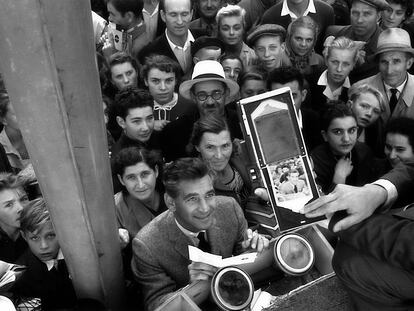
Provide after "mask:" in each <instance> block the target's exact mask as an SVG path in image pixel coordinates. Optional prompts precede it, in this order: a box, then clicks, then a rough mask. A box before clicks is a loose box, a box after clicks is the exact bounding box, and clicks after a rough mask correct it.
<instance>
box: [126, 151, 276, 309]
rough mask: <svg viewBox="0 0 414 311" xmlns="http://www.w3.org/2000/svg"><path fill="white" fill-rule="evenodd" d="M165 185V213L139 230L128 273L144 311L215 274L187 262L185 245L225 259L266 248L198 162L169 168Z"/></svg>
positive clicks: (205, 266)
mask: <svg viewBox="0 0 414 311" xmlns="http://www.w3.org/2000/svg"><path fill="white" fill-rule="evenodd" d="M163 182H164V186H165V190H166V193H165V196H164V199H165V203H166V205H167V206H168V209H169V210H168V211H166V212H164V213H162V214H161V215H159V216H158V217H156V218H155V219H154V220H153V221H152V222H150V223H149V224H148V225H147V226H145V227H144V228H143V229H142V230H141V231H139V232H138V234H137V236H136V237H135V238H134V240H133V242H132V243H133V244H132V245H133V260H132V269H133V272H134V276H135V278H136V280H137V281H138V282H139V284H140V285H141V287H142V291H143V295H144V302H145V307H146V309H147V310H154V309H155V308H156V307H157V306H158V305H160V304H161V303H162V302H164V301H165V300H166V299H167V298H168V297H170V296H172V295H173V294H174V292H175V291H177V290H179V289H180V288H181V287H183V286H186V285H187V284H188V283H192V282H195V281H199V280H207V279H209V278H211V277H212V276H213V275H214V273H215V272H216V271H217V267H214V266H211V265H208V264H205V263H201V262H191V261H190V259H189V254H188V246H189V245H191V246H195V247H198V248H200V249H203V250H204V251H208V252H210V253H212V254H215V255H221V256H222V257H224V258H226V257H230V256H232V255H233V254H236V255H237V254H240V253H241V252H242V251H244V250H247V249H255V250H257V251H258V252H261V251H262V250H263V249H264V248H267V247H268V245H269V241H268V240H267V239H266V238H264V237H262V236H261V235H259V234H257V233H256V232H255V233H252V231H251V230H250V229H247V222H246V220H245V219H244V216H243V212H242V210H241V208H240V206H239V205H238V204H237V203H236V201H235V200H234V199H232V198H229V197H221V196H215V194H214V189H213V182H212V179H211V177H210V176H209V175H208V168H207V166H206V165H205V164H204V163H203V162H202V160H200V159H198V158H183V159H179V160H177V161H175V162H173V163H172V164H169V165H167V167H166V169H165V172H164V176H163Z"/></svg>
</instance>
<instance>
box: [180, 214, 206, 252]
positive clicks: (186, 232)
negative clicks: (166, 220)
mask: <svg viewBox="0 0 414 311" xmlns="http://www.w3.org/2000/svg"><path fill="white" fill-rule="evenodd" d="M174 220H175V223H176V224H177V226H178V229H180V230H181V232H182V233H184V235H185V236H187V237H189V238H190V240H191V241H193V243H194V245H195V246H196V247H198V244H199V243H200V241H199V239H198V238H197V236H198V234H199V233H200V232H204V233H205V232H206V230H201V231H198V232H192V231H190V230H187V229H186V228H184V227H183V226H181V225H180V223H179V222H178V221H177V219H175V218H174Z"/></svg>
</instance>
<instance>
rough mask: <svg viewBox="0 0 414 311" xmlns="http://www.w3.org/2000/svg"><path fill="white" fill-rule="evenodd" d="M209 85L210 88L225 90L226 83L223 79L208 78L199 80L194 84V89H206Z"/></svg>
mask: <svg viewBox="0 0 414 311" xmlns="http://www.w3.org/2000/svg"><path fill="white" fill-rule="evenodd" d="M206 87H208V88H209V89H217V90H224V89H225V85H224V83H223V82H221V81H217V80H208V81H202V82H197V83H196V84H194V90H196V91H204V89H205V88H206Z"/></svg>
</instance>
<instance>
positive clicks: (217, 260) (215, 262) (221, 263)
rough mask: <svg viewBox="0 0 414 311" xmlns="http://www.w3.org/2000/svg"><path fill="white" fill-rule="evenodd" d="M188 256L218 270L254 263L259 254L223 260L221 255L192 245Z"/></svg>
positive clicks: (189, 246)
mask: <svg viewBox="0 0 414 311" xmlns="http://www.w3.org/2000/svg"><path fill="white" fill-rule="evenodd" d="M188 255H189V257H190V260H191V261H194V262H202V263H205V264H208V265H211V266H214V267H218V268H222V267H228V266H237V265H241V264H246V263H252V262H254V261H255V260H256V257H257V253H247V254H241V255H238V256H233V257H229V258H225V259H223V257H221V256H219V255H213V254H210V253H206V252H203V251H202V250H200V249H198V248H197V247H194V246H192V245H188Z"/></svg>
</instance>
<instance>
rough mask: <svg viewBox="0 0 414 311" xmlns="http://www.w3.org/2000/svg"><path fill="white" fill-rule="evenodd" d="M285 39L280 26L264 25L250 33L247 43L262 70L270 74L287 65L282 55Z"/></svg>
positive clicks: (283, 54)
mask: <svg viewBox="0 0 414 311" xmlns="http://www.w3.org/2000/svg"><path fill="white" fill-rule="evenodd" d="M285 39H286V30H285V28H283V27H282V26H280V25H275V24H265V25H261V26H258V27H257V28H256V29H255V30H254V31H253V32H252V33H250V34H249V36H248V37H247V42H248V44H249V45H250V46H252V47H253V48H254V51H255V52H256V55H257V58H258V59H259V61H260V63H261V65H262V66H263V68H264V69H265V70H266V71H267V72H270V71H272V70H273V69H275V68H279V67H283V66H287V65H288V64H289V60H288V59H287V56H286V54H285V53H282V51H283V50H284V42H285Z"/></svg>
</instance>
